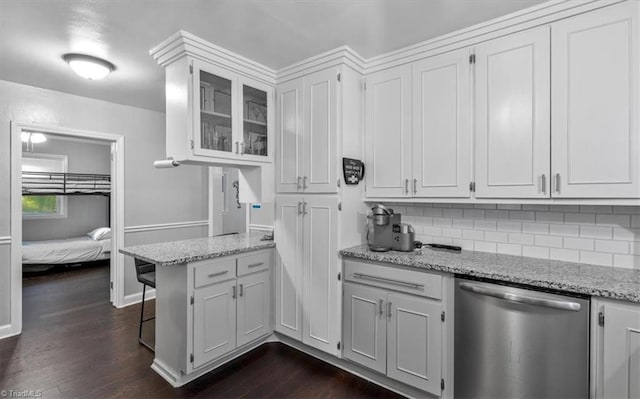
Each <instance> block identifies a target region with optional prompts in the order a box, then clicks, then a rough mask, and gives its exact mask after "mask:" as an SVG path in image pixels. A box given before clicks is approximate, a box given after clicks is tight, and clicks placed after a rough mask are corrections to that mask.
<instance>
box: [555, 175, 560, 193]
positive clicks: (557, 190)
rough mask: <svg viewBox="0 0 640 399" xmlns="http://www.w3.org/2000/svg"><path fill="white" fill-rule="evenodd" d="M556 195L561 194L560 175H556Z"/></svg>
mask: <svg viewBox="0 0 640 399" xmlns="http://www.w3.org/2000/svg"><path fill="white" fill-rule="evenodd" d="M556 193H558V194H559V193H560V173H556Z"/></svg>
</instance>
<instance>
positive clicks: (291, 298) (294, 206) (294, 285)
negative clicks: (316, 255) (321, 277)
mask: <svg viewBox="0 0 640 399" xmlns="http://www.w3.org/2000/svg"><path fill="white" fill-rule="evenodd" d="M275 205H276V218H275V226H274V227H275V229H274V234H275V237H274V238H275V241H276V248H275V252H276V322H275V327H274V328H275V330H276V331H278V332H279V333H282V334H285V335H287V336H289V337H292V338H295V339H297V340H300V341H301V340H302V235H303V231H302V197H299V196H287V197H282V196H280V197H276V204H275Z"/></svg>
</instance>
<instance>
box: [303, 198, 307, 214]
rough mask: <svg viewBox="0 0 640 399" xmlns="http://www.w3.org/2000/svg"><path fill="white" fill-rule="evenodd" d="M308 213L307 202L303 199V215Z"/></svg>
mask: <svg viewBox="0 0 640 399" xmlns="http://www.w3.org/2000/svg"><path fill="white" fill-rule="evenodd" d="M306 214H307V203H306V202H304V201H302V216H304V215H306Z"/></svg>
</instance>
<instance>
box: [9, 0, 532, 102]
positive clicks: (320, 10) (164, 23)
mask: <svg viewBox="0 0 640 399" xmlns="http://www.w3.org/2000/svg"><path fill="white" fill-rule="evenodd" d="M542 2H543V0H297V1H294V0H0V79H2V80H8V81H14V82H18V83H24V84H28V85H33V86H38V87H44V88H48V89H53V90H58V91H63V92H68V93H72V94H77V95H81V96H86V97H93V98H99V99H102V100H106V101H111V102H116V103H120V104H127V105H133V106H138V107H142V108H148V109H154V110H158V111H163V110H164V72H163V69H162V68H161V67H160V66H158V65H157V64H156V63H155V61H153V59H152V58H151V57H150V56H149V54H148V51H149V49H150V48H151V47H153V46H155V45H157V44H158V43H160V42H161V41H163V40H164V39H166V38H167V37H169V36H170V35H171V34H173V33H175V32H176V31H177V30H179V29H184V30H186V31H188V32H190V33H193V34H195V35H197V36H200V37H202V38H203V39H205V40H208V41H210V42H213V43H215V44H217V45H220V46H222V47H225V48H227V49H229V50H231V51H234V52H236V53H238V54H241V55H244V56H246V57H248V58H250V59H253V60H255V61H257V62H260V63H262V64H264V65H266V66H268V67H271V68H273V69H279V68H282V67H284V66H287V65H290V64H293V63H295V62H297V61H300V60H303V59H305V58H307V57H310V56H312V55H316V54H319V53H321V52H323V51H327V50H330V49H333V48H336V47H338V46H341V45H344V44H347V45H349V46H351V47H352V48H353V49H354V50H355V51H356V52H358V53H359V54H360V55H361V56H363V57H365V58H370V57H373V56H376V55H379V54H382V53H385V52H388V51H391V50H395V49H398V48H401V47H404V46H407V45H410V44H414V43H417V42H419V41H422V40H426V39H429V38H432V37H435V36H438V35H441V34H444V33H448V32H451V31H454V30H457V29H460V28H463V27H467V26H470V25H473V24H475V23H478V22H482V21H485V20H488V19H491V18H494V17H498V16H501V15H505V14H508V13H510V12H513V11H516V10H519V9H522V8H526V7H529V6H532V5H535V4H538V3H542ZM69 52H80V53H86V54H90V55H94V56H98V57H102V58H105V59H107V60H109V61H111V62H112V63H114V64H115V65H116V67H117V70H116V71H115V72H114V73H113V74H111V75H110V76H109V77H107V78H106V79H104V80H102V81H87V80H83V79H82V78H80V77H78V76H76V75H74V74H73V73H72V72H71V71H70V69H69V68H68V66H67V65H66V64H65V63H64V61H62V58H61V56H62V54H64V53H69Z"/></svg>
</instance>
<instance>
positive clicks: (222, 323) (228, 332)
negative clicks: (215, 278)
mask: <svg viewBox="0 0 640 399" xmlns="http://www.w3.org/2000/svg"><path fill="white" fill-rule="evenodd" d="M193 297H194V303H193V367H194V368H198V367H200V366H202V365H204V364H206V363H208V362H210V361H212V360H214V359H216V358H218V357H220V356H222V355H224V354H225V353H227V352H230V351H232V350H233V349H235V348H236V281H235V279H233V280H229V281H225V282H222V283H217V284H214V285H210V286H206V287H202V288H198V289H196V290H195V291H194V294H193Z"/></svg>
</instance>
